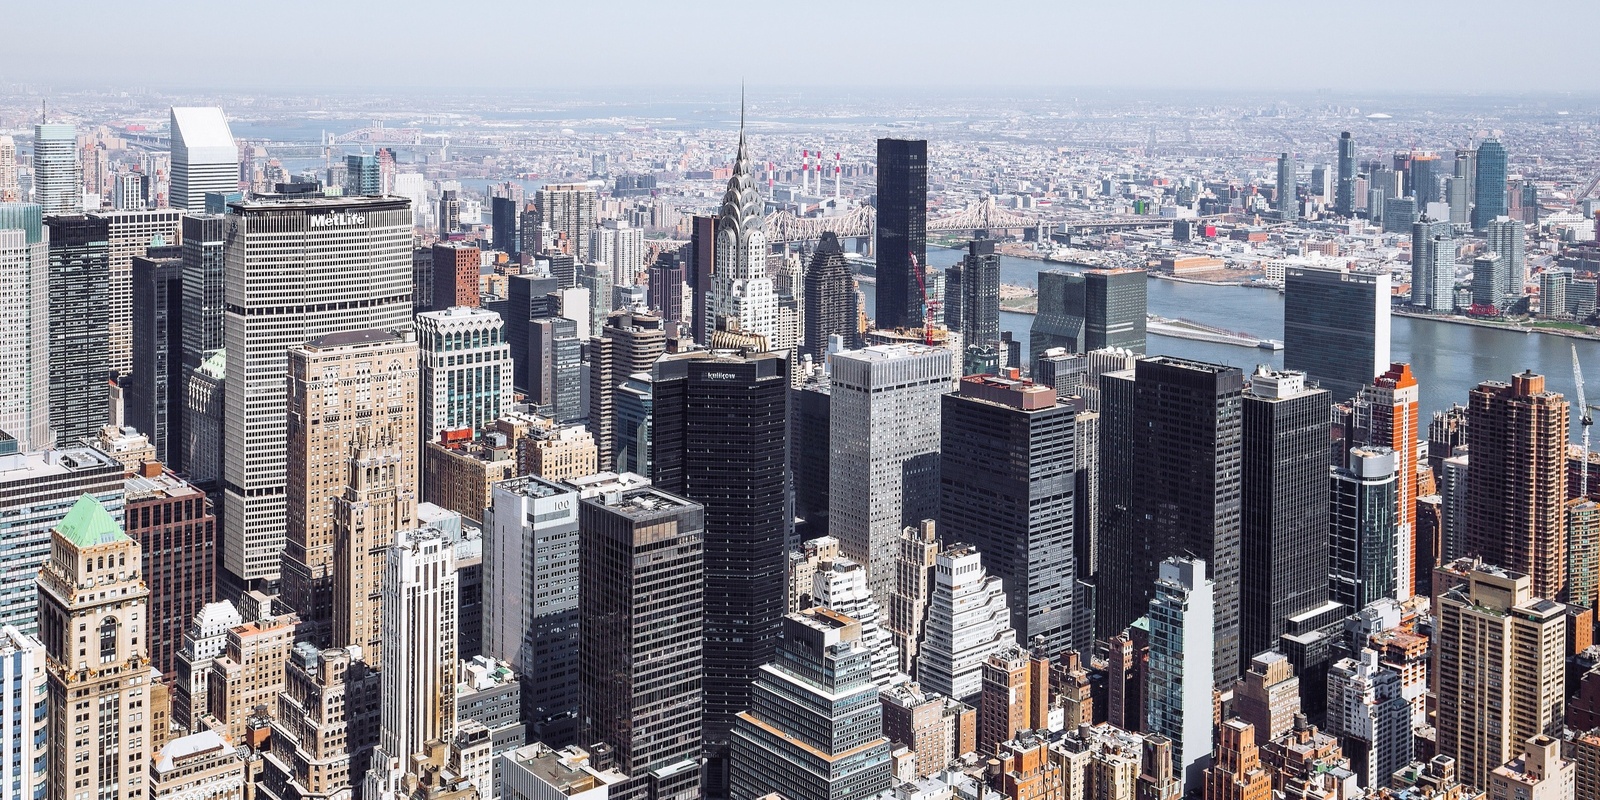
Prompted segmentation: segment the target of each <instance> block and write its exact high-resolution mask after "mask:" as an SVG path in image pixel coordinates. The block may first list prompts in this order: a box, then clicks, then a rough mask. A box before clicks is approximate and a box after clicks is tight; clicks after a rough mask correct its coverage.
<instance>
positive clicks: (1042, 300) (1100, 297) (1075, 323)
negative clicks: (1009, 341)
mask: <svg viewBox="0 0 1600 800" xmlns="http://www.w3.org/2000/svg"><path fill="white" fill-rule="evenodd" d="M1148 279H1149V276H1148V275H1146V274H1145V271H1144V270H1142V269H1091V270H1085V271H1083V272H1068V271H1066V270H1045V271H1042V272H1040V273H1039V313H1038V314H1036V315H1035V316H1034V318H1033V326H1032V330H1031V331H1030V332H1029V341H1028V349H1029V355H1028V360H1029V362H1030V363H1031V362H1033V361H1037V360H1038V358H1039V355H1040V354H1041V353H1043V352H1044V351H1046V350H1049V349H1050V348H1052V347H1065V348H1067V349H1068V350H1070V351H1071V352H1074V353H1087V352H1089V351H1090V350H1099V349H1102V348H1106V347H1121V348H1125V349H1128V350H1132V351H1133V352H1135V353H1143V352H1144V348H1145V308H1146V305H1147V290H1146V281H1147V280H1148Z"/></svg>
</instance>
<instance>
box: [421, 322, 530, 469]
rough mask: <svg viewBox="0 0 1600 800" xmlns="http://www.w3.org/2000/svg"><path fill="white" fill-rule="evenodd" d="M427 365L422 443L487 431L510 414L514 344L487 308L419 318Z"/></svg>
mask: <svg viewBox="0 0 1600 800" xmlns="http://www.w3.org/2000/svg"><path fill="white" fill-rule="evenodd" d="M416 326H417V344H418V346H419V347H420V349H421V355H422V358H421V361H422V398H421V400H422V402H421V404H420V405H421V407H422V441H424V442H436V441H439V434H440V433H441V432H443V431H454V430H461V429H463V428H466V429H471V430H473V431H480V430H483V429H484V428H485V427H487V426H488V425H489V423H491V422H494V421H495V420H497V419H499V418H500V416H501V415H502V414H504V413H505V412H506V411H508V410H510V408H511V401H512V396H511V344H510V343H509V342H507V341H506V337H505V321H504V320H503V319H501V317H500V315H499V314H496V313H495V312H493V311H490V310H488V309H486V308H473V307H467V306H455V307H453V308H447V309H445V310H443V311H424V312H422V313H420V314H418V315H417V317H416Z"/></svg>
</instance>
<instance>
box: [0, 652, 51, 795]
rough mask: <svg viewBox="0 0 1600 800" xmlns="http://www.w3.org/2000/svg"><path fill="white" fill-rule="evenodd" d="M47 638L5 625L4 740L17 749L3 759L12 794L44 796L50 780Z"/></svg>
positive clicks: (2, 775)
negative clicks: (40, 638) (40, 639)
mask: <svg viewBox="0 0 1600 800" xmlns="http://www.w3.org/2000/svg"><path fill="white" fill-rule="evenodd" d="M47 664H48V661H47V660H46V657H45V650H44V643H43V642H41V641H39V637H37V636H33V635H30V634H26V633H23V632H22V631H20V630H17V628H16V627H14V626H11V625H5V626H0V708H6V709H9V710H10V713H7V714H4V715H0V741H3V742H4V744H3V748H4V750H5V751H6V752H7V753H10V754H12V756H11V757H10V758H7V759H6V760H5V761H4V762H3V763H0V780H3V781H4V784H3V785H4V789H3V790H0V796H3V797H5V798H6V800H31V799H32V798H35V797H43V796H45V793H46V792H48V791H49V784H50V760H51V759H50V736H49V733H50V684H49V671H48V669H47Z"/></svg>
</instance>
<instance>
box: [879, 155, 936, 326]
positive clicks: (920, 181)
mask: <svg viewBox="0 0 1600 800" xmlns="http://www.w3.org/2000/svg"><path fill="white" fill-rule="evenodd" d="M877 188H878V194H877V198H878V205H877V210H878V215H877V233H876V240H875V241H874V245H875V246H874V249H873V252H875V253H877V254H878V313H877V319H876V322H877V326H878V327H880V328H910V327H916V326H918V325H920V324H921V323H922V314H923V308H924V306H925V304H926V303H927V298H925V297H923V296H921V289H919V286H920V284H921V283H922V280H921V279H920V278H919V277H918V276H919V275H920V274H922V273H923V272H924V271H925V270H926V268H927V264H928V249H927V228H928V142H927V141H926V140H924V139H879V140H878V185H877Z"/></svg>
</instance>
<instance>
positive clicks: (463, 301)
mask: <svg viewBox="0 0 1600 800" xmlns="http://www.w3.org/2000/svg"><path fill="white" fill-rule="evenodd" d="M481 261H482V258H481V256H480V255H479V250H478V248H476V247H473V246H471V245H467V244H462V243H460V242H439V243H437V244H435V245H434V246H433V262H432V263H433V303H432V306H431V307H432V308H433V309H434V310H437V311H443V310H444V309H447V308H451V307H454V306H476V305H478V272H479V271H480V266H479V264H480V263H481Z"/></svg>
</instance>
